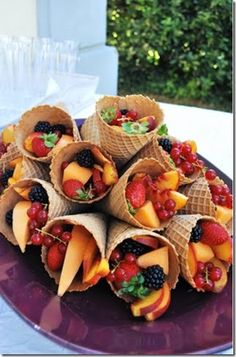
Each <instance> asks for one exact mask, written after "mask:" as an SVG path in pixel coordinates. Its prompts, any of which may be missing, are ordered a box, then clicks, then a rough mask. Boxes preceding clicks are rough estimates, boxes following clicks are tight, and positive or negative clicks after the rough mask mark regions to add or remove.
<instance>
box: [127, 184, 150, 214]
mask: <svg viewBox="0 0 236 357" xmlns="http://www.w3.org/2000/svg"><path fill="white" fill-rule="evenodd" d="M125 197H126V199H127V200H128V201H129V203H130V204H131V206H132V207H133V208H140V207H141V206H143V205H144V203H145V200H146V189H145V186H144V184H143V182H141V181H131V182H129V183H128V185H127V187H126V190H125Z"/></svg>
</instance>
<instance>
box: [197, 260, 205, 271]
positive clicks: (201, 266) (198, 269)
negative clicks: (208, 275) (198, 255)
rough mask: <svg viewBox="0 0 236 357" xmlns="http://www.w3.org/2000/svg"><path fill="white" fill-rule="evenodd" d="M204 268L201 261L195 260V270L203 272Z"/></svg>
mask: <svg viewBox="0 0 236 357" xmlns="http://www.w3.org/2000/svg"><path fill="white" fill-rule="evenodd" d="M204 270H205V264H204V263H203V262H197V272H198V273H203V272H204Z"/></svg>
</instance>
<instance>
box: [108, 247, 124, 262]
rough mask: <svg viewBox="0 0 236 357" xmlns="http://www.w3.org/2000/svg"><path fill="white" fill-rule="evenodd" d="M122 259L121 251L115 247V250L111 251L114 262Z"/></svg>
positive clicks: (111, 258)
mask: <svg viewBox="0 0 236 357" xmlns="http://www.w3.org/2000/svg"><path fill="white" fill-rule="evenodd" d="M121 259H122V253H121V251H120V250H119V249H118V248H116V249H114V250H113V252H112V253H111V256H110V260H111V261H112V262H118V261H120V260H121Z"/></svg>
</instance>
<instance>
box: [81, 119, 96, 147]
mask: <svg viewBox="0 0 236 357" xmlns="http://www.w3.org/2000/svg"><path fill="white" fill-rule="evenodd" d="M80 134H81V137H82V139H83V140H85V141H90V143H93V144H96V145H100V137H99V131H98V126H97V120H96V113H94V114H93V115H91V116H90V117H88V118H87V119H86V120H85V122H84V124H83V125H82V127H81V129H80Z"/></svg>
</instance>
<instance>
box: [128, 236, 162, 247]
mask: <svg viewBox="0 0 236 357" xmlns="http://www.w3.org/2000/svg"><path fill="white" fill-rule="evenodd" d="M132 239H133V240H135V241H136V242H138V243H141V244H144V245H147V246H148V247H150V248H153V249H157V248H158V240H157V239H156V238H155V237H151V236H147V235H138V236H133V237H132Z"/></svg>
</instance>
